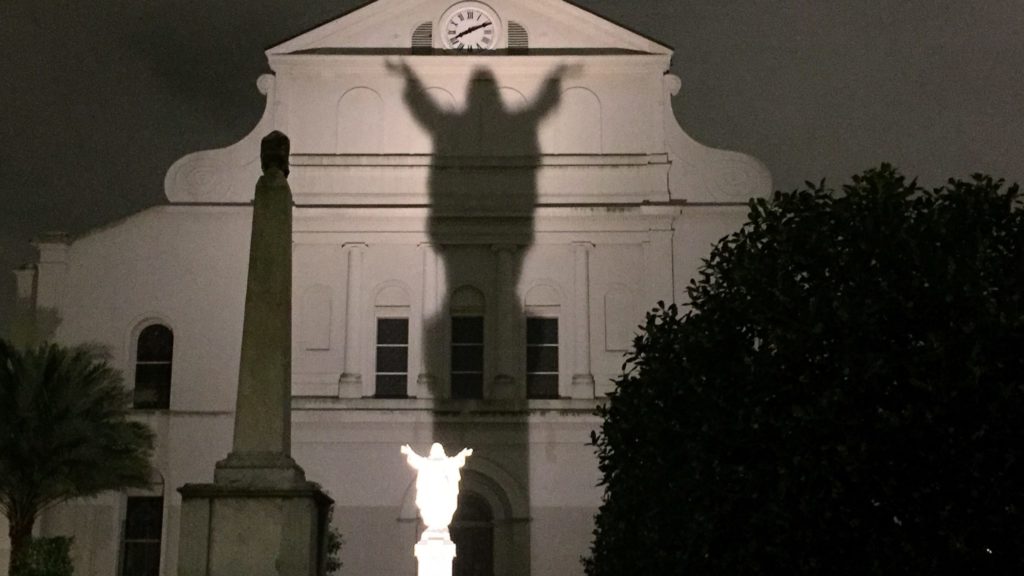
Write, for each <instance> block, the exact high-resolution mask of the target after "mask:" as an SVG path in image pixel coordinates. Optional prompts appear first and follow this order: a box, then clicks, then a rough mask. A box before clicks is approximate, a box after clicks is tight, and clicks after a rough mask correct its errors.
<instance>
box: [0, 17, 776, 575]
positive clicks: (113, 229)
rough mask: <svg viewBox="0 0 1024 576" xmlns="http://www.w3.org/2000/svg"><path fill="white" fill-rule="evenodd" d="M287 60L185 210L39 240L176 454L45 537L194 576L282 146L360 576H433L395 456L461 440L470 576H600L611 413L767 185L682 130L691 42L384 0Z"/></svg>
mask: <svg viewBox="0 0 1024 576" xmlns="http://www.w3.org/2000/svg"><path fill="white" fill-rule="evenodd" d="M266 54H267V58H268V61H269V65H270V68H271V69H272V70H273V73H272V74H267V75H264V76H262V77H261V78H259V80H258V87H259V89H260V91H261V92H262V93H263V94H265V95H266V100H267V104H266V111H265V112H264V115H263V118H262V119H261V120H260V122H259V123H258V125H257V126H256V127H255V128H254V129H253V131H252V133H251V134H250V135H249V136H246V137H245V138H243V139H242V140H241V141H239V142H238V143H236V144H234V145H232V146H229V147H227V148H223V149H219V150H210V151H202V152H197V153H194V154H190V155H188V156H185V157H184V158H182V159H180V160H179V161H178V162H176V163H175V164H174V165H173V166H172V167H171V168H170V170H169V171H168V173H167V176H166V180H165V190H166V195H167V198H168V201H169V203H168V204H166V205H162V206H157V207H153V208H150V209H147V210H145V211H143V212H140V213H138V214H135V215H133V216H131V217H129V218H126V219H124V220H122V221H119V222H116V223H113V224H111V225H109V226H106V227H103V228H99V229H96V230H93V231H91V232H88V233H86V234H83V235H81V236H79V237H77V238H74V239H66V238H49V239H43V240H41V241H39V243H38V248H39V259H38V263H37V264H36V265H35V266H34V267H30V268H26V269H23V270H21V271H19V272H18V288H19V295H20V297H22V298H24V299H26V300H27V301H30V302H31V304H32V305H33V306H35V307H36V308H37V309H39V310H54V311H56V312H57V314H58V315H59V318H60V323H59V325H58V327H57V329H56V337H57V339H58V340H60V341H62V342H65V343H72V344H73V343H81V342H100V343H102V344H104V345H106V346H107V347H109V349H110V350H111V352H112V354H113V359H114V361H115V363H116V365H117V366H118V367H119V368H120V369H121V370H122V371H123V372H124V374H125V378H126V383H127V384H128V385H129V386H131V387H133V388H134V398H135V406H136V410H137V417H138V418H139V419H140V420H142V421H145V422H146V423H148V424H149V425H150V426H151V427H152V428H153V429H154V430H155V431H156V433H157V448H156V453H155V462H154V464H155V467H156V469H157V470H158V471H159V474H158V476H157V477H155V478H154V483H153V486H152V487H151V488H150V489H149V490H143V491H130V492H125V493H107V494H104V495H102V496H100V497H97V498H94V499H89V500H82V501H75V502H72V503H68V504H65V505H62V506H60V507H59V508H56V509H54V510H52V511H49V512H47V513H46V514H45V516H44V517H43V518H42V519H41V521H40V522H38V530H39V533H40V534H42V535H69V536H74V538H75V544H74V549H73V555H74V561H75V566H76V574H78V575H79V576H94V575H95V576H120V575H126V576H151V575H152V576H156V575H157V574H163V575H173V574H176V573H177V572H178V570H177V559H178V542H179V532H180V529H181V528H180V526H179V514H180V504H181V498H180V496H179V494H178V492H177V489H178V488H179V487H181V486H182V485H183V484H185V483H192V482H209V481H210V480H211V479H212V474H213V470H214V463H215V462H216V461H217V460H219V459H222V458H223V457H224V456H225V455H226V454H227V453H228V451H229V450H230V447H231V432H232V423H233V414H232V411H233V409H234V406H235V390H236V386H237V380H238V364H239V349H240V344H241V335H242V313H243V307H244V300H245V287H246V269H247V262H248V251H249V234H250V223H251V217H252V209H251V204H250V203H251V201H252V196H253V190H254V185H255V182H256V180H257V178H258V176H259V174H260V163H259V141H260V139H261V138H262V137H263V136H265V135H266V134H267V133H269V132H270V131H272V130H280V131H282V132H284V133H285V134H287V135H288V136H289V137H290V139H291V175H290V177H289V182H290V185H291V188H292V192H293V195H294V202H295V210H294V230H293V256H294V264H293V267H294V269H293V306H292V309H293V324H292V325H293V345H292V352H293V356H292V358H293V359H292V390H293V402H292V410H293V411H292V419H293V433H292V443H293V448H292V454H293V456H294V457H295V459H296V461H297V462H298V463H299V464H300V465H301V466H302V467H303V468H304V469H305V470H306V475H307V477H308V478H309V479H311V480H313V481H316V482H319V483H320V484H321V485H322V486H323V487H324V489H325V490H327V491H328V492H329V493H330V495H331V496H332V497H333V498H334V500H335V501H336V506H335V511H334V523H335V524H336V525H337V526H338V528H339V529H340V531H341V532H342V533H343V535H344V539H345V545H344V547H343V549H342V553H341V557H342V561H343V562H344V567H343V568H342V573H343V574H353V575H359V576H376V575H381V576H384V575H389V576H390V575H408V576H412V575H413V574H415V572H416V561H415V558H413V556H412V547H413V544H414V543H415V542H416V540H417V538H418V536H419V532H420V530H421V526H420V522H419V520H418V518H417V515H416V507H415V505H414V504H413V498H414V490H413V489H412V484H413V480H414V475H413V473H412V472H411V471H410V470H409V469H408V467H407V465H406V463H405V460H404V458H403V457H402V455H401V454H400V453H399V447H400V446H402V445H403V444H407V443H408V444H411V445H412V446H413V447H414V448H416V449H417V450H419V451H420V452H423V451H424V450H425V449H426V448H427V447H429V446H430V444H431V443H432V442H434V441H440V442H442V443H444V444H445V446H446V447H447V448H448V449H449V451H457V450H459V449H461V448H463V447H471V448H473V450H474V453H473V454H474V455H473V457H472V458H471V459H469V460H468V463H467V464H466V467H465V468H464V469H463V480H462V496H461V498H460V509H459V512H458V513H457V515H456V519H455V523H454V524H453V526H452V532H453V535H454V537H455V539H456V542H457V544H458V545H459V546H460V548H459V552H458V554H459V557H458V558H457V560H456V574H457V575H461V576H469V575H474V576H477V575H487V576H513V575H516V576H519V575H526V574H531V575H533V576H564V575H571V574H581V573H582V567H581V565H580V562H579V558H580V557H581V556H583V555H585V554H587V552H588V549H589V544H590V541H591V531H592V530H593V516H594V514H595V513H596V511H597V508H598V506H599V505H600V499H601V489H600V488H599V487H598V486H597V483H598V481H599V479H600V476H599V474H598V470H597V462H596V457H595V455H594V449H593V447H592V446H589V445H588V442H589V439H590V432H591V431H592V430H595V429H596V428H597V427H598V426H599V425H600V420H599V419H598V418H597V417H596V416H595V415H594V408H595V406H596V405H597V404H598V403H600V402H601V401H602V398H603V397H604V396H605V395H606V394H607V392H609V391H610V390H611V379H612V378H613V377H615V376H616V375H617V374H619V372H620V371H621V369H622V362H623V356H624V353H625V352H626V351H627V350H628V349H629V348H630V346H631V343H632V337H633V335H634V333H635V332H636V330H637V326H638V325H639V324H640V323H641V322H642V321H643V318H644V313H645V311H646V310H648V309H650V308H652V307H653V306H654V305H655V303H656V302H658V301H659V300H663V301H666V302H669V301H676V302H683V301H685V287H686V285H687V283H688V282H689V280H690V278H692V277H693V276H694V275H695V273H696V271H697V268H698V266H699V265H700V260H701V258H703V257H705V256H706V255H707V253H708V251H709V248H710V246H711V244H712V243H713V242H714V241H716V240H717V239H718V238H720V237H721V236H723V235H725V234H727V233H729V232H731V231H732V230H734V229H736V228H737V226H738V225H739V224H740V223H741V222H742V221H743V219H744V218H745V214H746V207H745V203H746V201H747V200H748V199H749V198H751V197H754V196H760V195H765V194H767V193H769V192H770V189H771V182H770V177H769V174H768V172H767V171H766V169H765V168H764V167H763V166H762V165H761V164H760V163H759V162H758V161H756V160H754V159H752V158H750V157H748V156H745V155H742V154H737V153H733V152H727V151H721V150H714V149H710V148H707V147H705V146H702V145H700V144H699V143H697V142H695V141H693V140H692V139H691V138H689V137H688V136H687V135H686V134H685V133H684V132H683V130H682V129H681V128H680V127H679V125H678V124H677V121H676V117H675V115H674V114H673V111H672V97H673V96H674V95H676V94H677V93H678V92H679V90H680V87H681V81H680V79H679V78H677V77H675V76H672V75H670V74H669V73H668V70H669V66H670V60H671V58H672V51H671V49H670V48H668V47H666V46H665V45H662V44H659V43H657V42H655V41H653V40H650V39H648V38H645V37H643V36H641V35H638V34H637V33H634V32H631V31H628V30H626V29H623V28H621V27H619V26H617V25H615V24H613V23H611V22H609V21H607V20H604V19H602V18H600V17H599V16H597V15H594V14H592V13H590V12H587V11H585V10H583V9H581V8H579V7H576V6H574V5H572V4H570V3H567V2H563V1H561V0H486V1H485V2H477V1H456V0H378V1H377V2H373V3H370V4H368V5H366V6H364V7H362V8H359V9H357V10H355V11H353V12H350V13H349V14H347V15H345V16H343V17H340V18H339V19H337V20H335V21H332V22H329V23H327V24H324V25H322V26H320V27H318V28H316V29H314V30H311V31H309V32H306V33H303V34H301V35H299V36H297V37H295V38H292V39H291V40H288V41H286V42H284V43H282V44H280V45H278V46H275V47H273V48H271V49H269V50H268V51H267V53H266ZM97 465H102V463H97ZM240 537H242V536H240ZM0 547H2V544H0Z"/></svg>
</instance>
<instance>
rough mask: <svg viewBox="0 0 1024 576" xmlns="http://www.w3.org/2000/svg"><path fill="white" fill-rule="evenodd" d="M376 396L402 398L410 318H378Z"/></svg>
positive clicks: (406, 377)
mask: <svg viewBox="0 0 1024 576" xmlns="http://www.w3.org/2000/svg"><path fill="white" fill-rule="evenodd" d="M376 372H377V381H376V392H375V395H376V396H377V397H378V398H405V397H406V395H407V382H408V381H409V319H408V318H378V319H377V369H376Z"/></svg>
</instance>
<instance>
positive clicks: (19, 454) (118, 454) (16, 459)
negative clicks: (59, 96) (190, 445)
mask: <svg viewBox="0 0 1024 576" xmlns="http://www.w3.org/2000/svg"><path fill="white" fill-rule="evenodd" d="M130 406H131V401H130V396H129V393H128V392H127V391H126V390H125V388H124V386H123V381H122V378H121V374H120V373H119V372H118V371H117V370H115V369H114V368H112V367H111V366H110V364H109V363H108V361H107V358H106V355H105V354H103V353H102V352H101V351H100V350H99V349H98V348H95V347H87V346H74V347H65V346H60V345H57V344H43V345H40V346H38V347H35V348H30V349H26V350H19V349H17V348H15V347H14V346H12V345H11V344H10V343H9V342H7V341H5V340H3V339H0V512H3V514H4V515H5V516H7V519H8V521H9V523H10V527H9V534H10V539H11V563H10V573H11V574H16V573H17V570H18V567H19V565H20V562H21V561H22V559H23V558H24V555H25V553H26V551H27V549H28V545H29V543H30V542H31V539H32V526H33V524H34V523H35V520H36V518H37V517H38V516H39V513H40V512H42V511H43V510H44V509H45V508H46V507H47V506H51V505H53V504H57V503H59V502H63V501H65V500H70V499H72V498H79V497H84V496H92V495H95V494H98V493H100V492H103V491H105V490H113V489H118V488H127V487H143V486H145V485H147V484H148V481H149V478H150V475H151V473H152V468H151V467H150V464H149V460H150V456H151V454H152V451H153V433H152V432H151V431H150V430H149V428H148V427H147V426H146V425H144V424H142V423H139V422H132V421H130V420H129V419H128V415H129V408H130Z"/></svg>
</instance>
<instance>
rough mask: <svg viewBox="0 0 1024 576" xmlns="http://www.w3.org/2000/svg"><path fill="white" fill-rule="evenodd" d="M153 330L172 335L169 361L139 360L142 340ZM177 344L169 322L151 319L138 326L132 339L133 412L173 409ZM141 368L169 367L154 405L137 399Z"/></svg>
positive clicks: (130, 358)
mask: <svg viewBox="0 0 1024 576" xmlns="http://www.w3.org/2000/svg"><path fill="white" fill-rule="evenodd" d="M152 328H163V329H165V330H167V332H168V333H169V334H170V350H169V356H168V359H167V360H139V352H140V350H139V344H140V341H141V340H142V336H143V334H145V333H146V331H147V330H150V329H152ZM174 344H175V332H174V328H172V327H171V325H170V323H169V322H166V321H165V320H163V319H160V318H151V319H149V320H146V321H144V322H140V323H138V324H137V325H136V328H135V330H133V331H132V339H131V347H130V351H131V354H130V356H129V360H130V365H131V383H132V388H131V391H132V409H133V410H170V408H171V391H172V390H173V387H174V386H173V384H174V356H175V354H174V348H175V346H174ZM140 366H154V367H159V366H166V367H167V378H166V383H164V384H163V385H162V386H161V387H160V388H158V389H157V399H156V400H155V401H154V402H152V403H145V404H143V405H140V403H139V402H138V400H137V399H136V392H137V391H138V390H139V367H140Z"/></svg>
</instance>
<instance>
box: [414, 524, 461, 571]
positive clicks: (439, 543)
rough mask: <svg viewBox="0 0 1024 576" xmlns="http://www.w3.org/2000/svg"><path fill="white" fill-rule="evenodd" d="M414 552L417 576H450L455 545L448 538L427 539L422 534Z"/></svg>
mask: <svg viewBox="0 0 1024 576" xmlns="http://www.w3.org/2000/svg"><path fill="white" fill-rule="evenodd" d="M445 536H447V533H446V534H445ZM415 552H416V560H417V562H419V571H418V572H417V574H418V576H452V562H453V561H454V560H455V543H454V542H452V541H451V540H450V539H449V538H447V537H445V538H427V537H426V534H424V537H423V538H422V539H421V540H420V541H419V542H417V543H416V546H415Z"/></svg>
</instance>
